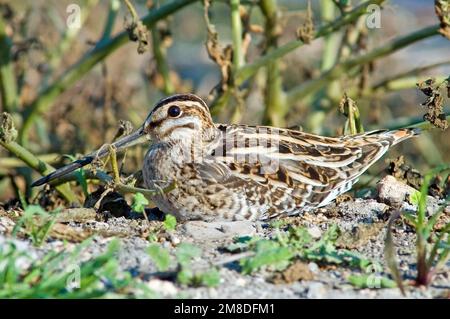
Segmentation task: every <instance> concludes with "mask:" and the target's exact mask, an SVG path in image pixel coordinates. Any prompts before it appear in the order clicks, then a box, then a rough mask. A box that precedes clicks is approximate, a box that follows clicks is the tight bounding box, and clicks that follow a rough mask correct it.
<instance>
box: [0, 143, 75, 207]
mask: <svg viewBox="0 0 450 319" xmlns="http://www.w3.org/2000/svg"><path fill="white" fill-rule="evenodd" d="M0 145H1V146H3V147H4V148H5V149H7V150H8V151H9V152H11V153H12V154H14V155H15V156H16V157H17V158H19V159H21V160H22V161H23V162H24V163H25V164H27V165H28V166H29V167H31V168H33V169H34V170H36V171H38V172H39V173H41V174H42V175H47V174H49V173H50V172H52V171H54V170H55V169H54V168H53V167H52V166H50V165H49V164H47V163H46V162H44V161H41V160H40V159H39V158H37V157H36V156H34V155H33V154H32V153H31V152H30V151H28V150H27V149H25V148H23V147H22V146H20V145H19V144H17V143H16V142H14V141H8V142H6V141H2V140H0ZM56 190H57V191H58V192H59V193H60V194H61V195H62V196H63V197H64V199H66V200H67V201H68V202H69V203H77V202H78V199H77V197H76V196H75V194H74V193H73V192H72V191H71V189H70V187H69V185H68V184H65V185H60V186H57V187H56Z"/></svg>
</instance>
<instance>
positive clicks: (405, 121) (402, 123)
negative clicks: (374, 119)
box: [374, 114, 450, 131]
mask: <svg viewBox="0 0 450 319" xmlns="http://www.w3.org/2000/svg"><path fill="white" fill-rule="evenodd" d="M445 119H446V120H447V121H450V114H446V116H445ZM405 127H417V128H420V129H421V130H424V131H427V130H430V129H432V128H434V126H433V125H432V124H431V123H430V122H428V121H424V120H423V118H422V117H412V118H399V119H396V120H395V121H392V122H391V123H387V124H386V125H385V128H387V129H389V130H397V129H400V128H405ZM374 129H375V128H374Z"/></svg>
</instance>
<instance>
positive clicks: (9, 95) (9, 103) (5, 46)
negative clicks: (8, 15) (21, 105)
mask: <svg viewBox="0 0 450 319" xmlns="http://www.w3.org/2000/svg"><path fill="white" fill-rule="evenodd" d="M0 61H1V63H0V93H1V94H0V95H1V101H2V105H3V107H4V110H5V111H7V112H14V111H16V110H17V106H18V95H17V85H16V77H15V76H14V71H13V67H12V63H11V39H10V38H9V37H8V36H7V34H6V30H5V23H4V21H3V18H2V17H1V16H0Z"/></svg>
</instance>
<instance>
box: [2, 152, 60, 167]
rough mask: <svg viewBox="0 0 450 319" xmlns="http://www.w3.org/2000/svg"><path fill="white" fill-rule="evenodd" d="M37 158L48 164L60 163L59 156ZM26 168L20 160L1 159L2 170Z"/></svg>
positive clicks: (39, 156) (49, 155) (47, 155)
mask: <svg viewBox="0 0 450 319" xmlns="http://www.w3.org/2000/svg"><path fill="white" fill-rule="evenodd" d="M36 157H37V158H38V159H39V160H40V161H43V162H46V163H49V164H50V163H56V162H58V157H59V155H58V154H56V153H55V154H43V155H36ZM22 166H24V163H23V161H21V160H20V159H18V158H15V157H4V158H0V167H1V168H17V167H22Z"/></svg>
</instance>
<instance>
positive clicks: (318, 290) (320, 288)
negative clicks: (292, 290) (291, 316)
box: [306, 282, 327, 299]
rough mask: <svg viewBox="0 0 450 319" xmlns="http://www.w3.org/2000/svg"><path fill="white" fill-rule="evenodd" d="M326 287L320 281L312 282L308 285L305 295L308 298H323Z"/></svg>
mask: <svg viewBox="0 0 450 319" xmlns="http://www.w3.org/2000/svg"><path fill="white" fill-rule="evenodd" d="M326 292H327V289H326V288H325V285H324V284H322V283H320V282H313V283H311V284H310V285H309V289H308V293H307V297H306V298H308V299H323V298H325V294H326Z"/></svg>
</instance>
